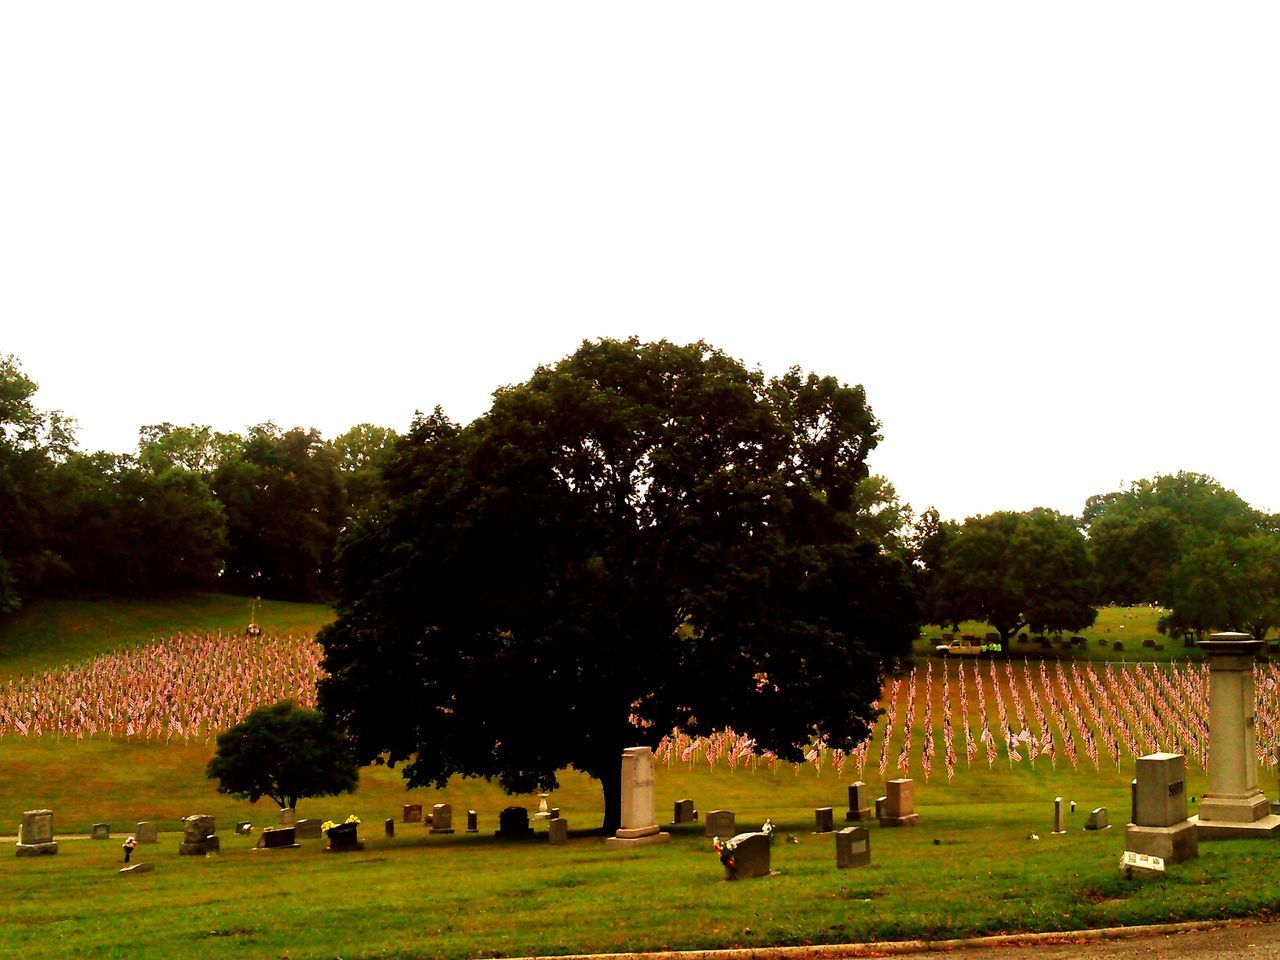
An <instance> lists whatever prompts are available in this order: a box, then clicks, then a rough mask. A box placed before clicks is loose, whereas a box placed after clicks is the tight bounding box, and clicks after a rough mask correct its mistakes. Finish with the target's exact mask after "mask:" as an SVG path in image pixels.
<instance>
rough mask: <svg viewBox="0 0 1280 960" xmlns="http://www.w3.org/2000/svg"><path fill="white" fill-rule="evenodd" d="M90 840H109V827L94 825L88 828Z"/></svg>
mask: <svg viewBox="0 0 1280 960" xmlns="http://www.w3.org/2000/svg"><path fill="white" fill-rule="evenodd" d="M89 839H90V840H110V839H111V825H110V824H106V823H95V824H94V825H93V826H92V827H90V828H89Z"/></svg>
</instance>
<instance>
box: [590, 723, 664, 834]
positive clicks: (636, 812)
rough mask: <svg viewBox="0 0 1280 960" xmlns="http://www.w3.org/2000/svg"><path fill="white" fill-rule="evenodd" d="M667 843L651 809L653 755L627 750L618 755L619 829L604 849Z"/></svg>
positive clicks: (633, 748)
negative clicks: (620, 768)
mask: <svg viewBox="0 0 1280 960" xmlns="http://www.w3.org/2000/svg"><path fill="white" fill-rule="evenodd" d="M670 839H671V834H669V833H663V832H662V831H661V830H659V829H658V819H657V816H656V814H655V813H654V809H653V751H652V750H650V749H649V748H648V747H628V748H627V749H626V750H623V751H622V826H621V827H620V828H619V830H618V832H617V834H616V835H614V836H612V837H610V838H609V839H608V840H606V841H605V846H608V847H632V846H638V845H639V844H643V843H666V842H667V841H668V840H670Z"/></svg>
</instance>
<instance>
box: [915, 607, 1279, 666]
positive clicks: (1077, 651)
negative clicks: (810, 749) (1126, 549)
mask: <svg viewBox="0 0 1280 960" xmlns="http://www.w3.org/2000/svg"><path fill="white" fill-rule="evenodd" d="M1163 613H1164V611H1162V610H1159V609H1157V608H1155V607H1099V608H1098V619H1097V621H1096V622H1095V623H1094V625H1093V626H1092V627H1089V628H1088V629H1087V630H1081V631H1080V633H1079V635H1080V636H1082V637H1084V638H1085V640H1086V641H1087V643H1086V644H1085V645H1084V646H1083V647H1078V648H1074V649H1072V648H1069V647H1068V646H1067V645H1066V644H1065V643H1062V644H1058V645H1057V646H1053V647H1051V648H1049V649H1042V648H1041V647H1039V646H1038V645H1036V644H1034V643H1031V642H1030V641H1029V640H1026V641H1023V640H1019V639H1018V638H1017V637H1015V638H1014V640H1013V642H1012V643H1011V644H1010V649H1009V653H1010V655H1011V656H1013V657H1016V658H1018V659H1021V658H1022V657H1024V656H1025V657H1029V658H1031V659H1033V660H1034V659H1036V658H1039V657H1043V658H1045V659H1050V660H1056V659H1063V660H1096V661H1112V662H1119V661H1121V660H1127V661H1128V662H1130V663H1133V662H1134V661H1138V660H1141V661H1142V662H1143V663H1152V662H1156V663H1163V662H1167V661H1169V660H1199V659H1200V649H1199V647H1195V646H1191V647H1188V646H1185V645H1184V644H1183V642H1182V641H1181V640H1179V639H1175V638H1173V637H1166V636H1165V635H1164V634H1162V633H1160V632H1159V631H1158V630H1157V629H1156V623H1157V622H1158V621H1159V619H1160V617H1161V616H1162V615H1163ZM950 629H951V628H950V627H949V626H948V627H947V630H948V636H949V635H950V633H949V631H950ZM960 632H961V634H969V635H972V636H975V637H978V639H979V640H981V639H982V638H983V637H985V636H986V635H987V633H989V632H992V630H991V627H990V626H989V625H987V624H985V623H980V622H978V621H976V620H966V621H964V622H963V623H961V624H960ZM1021 633H1022V634H1026V635H1027V636H1028V637H1029V636H1030V631H1029V630H1025V629H1024V630H1022V631H1021ZM941 634H942V628H941V627H939V626H936V625H930V626H926V627H925V628H924V630H923V631H922V632H921V634H920V637H919V638H918V639H917V640H916V641H915V643H914V644H913V645H912V652H913V653H914V654H915V655H916V656H917V657H928V656H933V648H934V646H935V645H936V644H937V643H938V642H939V637H940V635H941ZM1269 637H1270V639H1272V640H1274V639H1275V637H1276V633H1275V631H1272V633H1271V634H1270V635H1269ZM1117 641H1118V642H1120V643H1121V644H1122V645H1123V649H1121V650H1115V649H1114V645H1115V643H1116V642H1117ZM1147 641H1149V642H1150V643H1151V646H1145V645H1144V642H1147ZM1157 646H1160V647H1163V649H1161V650H1157V649H1156V647H1157Z"/></svg>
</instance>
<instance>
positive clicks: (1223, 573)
mask: <svg viewBox="0 0 1280 960" xmlns="http://www.w3.org/2000/svg"><path fill="white" fill-rule="evenodd" d="M1169 592H1170V605H1171V606H1172V608H1173V609H1172V610H1171V611H1170V613H1169V615H1168V616H1167V617H1165V618H1163V619H1162V620H1161V622H1160V624H1159V627H1160V630H1161V632H1163V633H1168V634H1171V635H1173V636H1187V635H1190V636H1194V637H1197V638H1199V637H1202V636H1204V634H1205V633H1207V632H1208V631H1210V630H1233V631H1239V632H1241V633H1248V634H1250V635H1252V636H1253V637H1254V639H1256V640H1262V639H1264V638H1265V637H1266V635H1267V631H1269V630H1270V629H1271V628H1272V627H1275V626H1280V534H1275V533H1269V532H1265V533H1255V534H1252V535H1251V536H1247V537H1228V538H1223V539H1219V540H1214V541H1212V542H1210V543H1205V544H1202V545H1200V546H1198V547H1195V548H1193V549H1192V550H1190V551H1189V552H1188V553H1187V555H1186V557H1185V558H1183V560H1182V561H1181V562H1180V563H1179V564H1178V565H1177V566H1176V567H1175V568H1174V570H1173V573H1172V575H1171V577H1170V586H1169Z"/></svg>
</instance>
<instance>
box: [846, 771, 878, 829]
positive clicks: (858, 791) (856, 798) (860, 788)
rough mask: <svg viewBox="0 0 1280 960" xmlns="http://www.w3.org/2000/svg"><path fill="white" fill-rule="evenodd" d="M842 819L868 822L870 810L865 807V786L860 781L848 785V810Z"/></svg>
mask: <svg viewBox="0 0 1280 960" xmlns="http://www.w3.org/2000/svg"><path fill="white" fill-rule="evenodd" d="M844 818H845V820H846V821H850V820H870V819H871V808H870V807H868V806H867V785H866V784H865V783H863V782H862V781H861V780H855V781H854V782H853V783H851V784H849V809H848V810H846V811H845V813H844Z"/></svg>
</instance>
